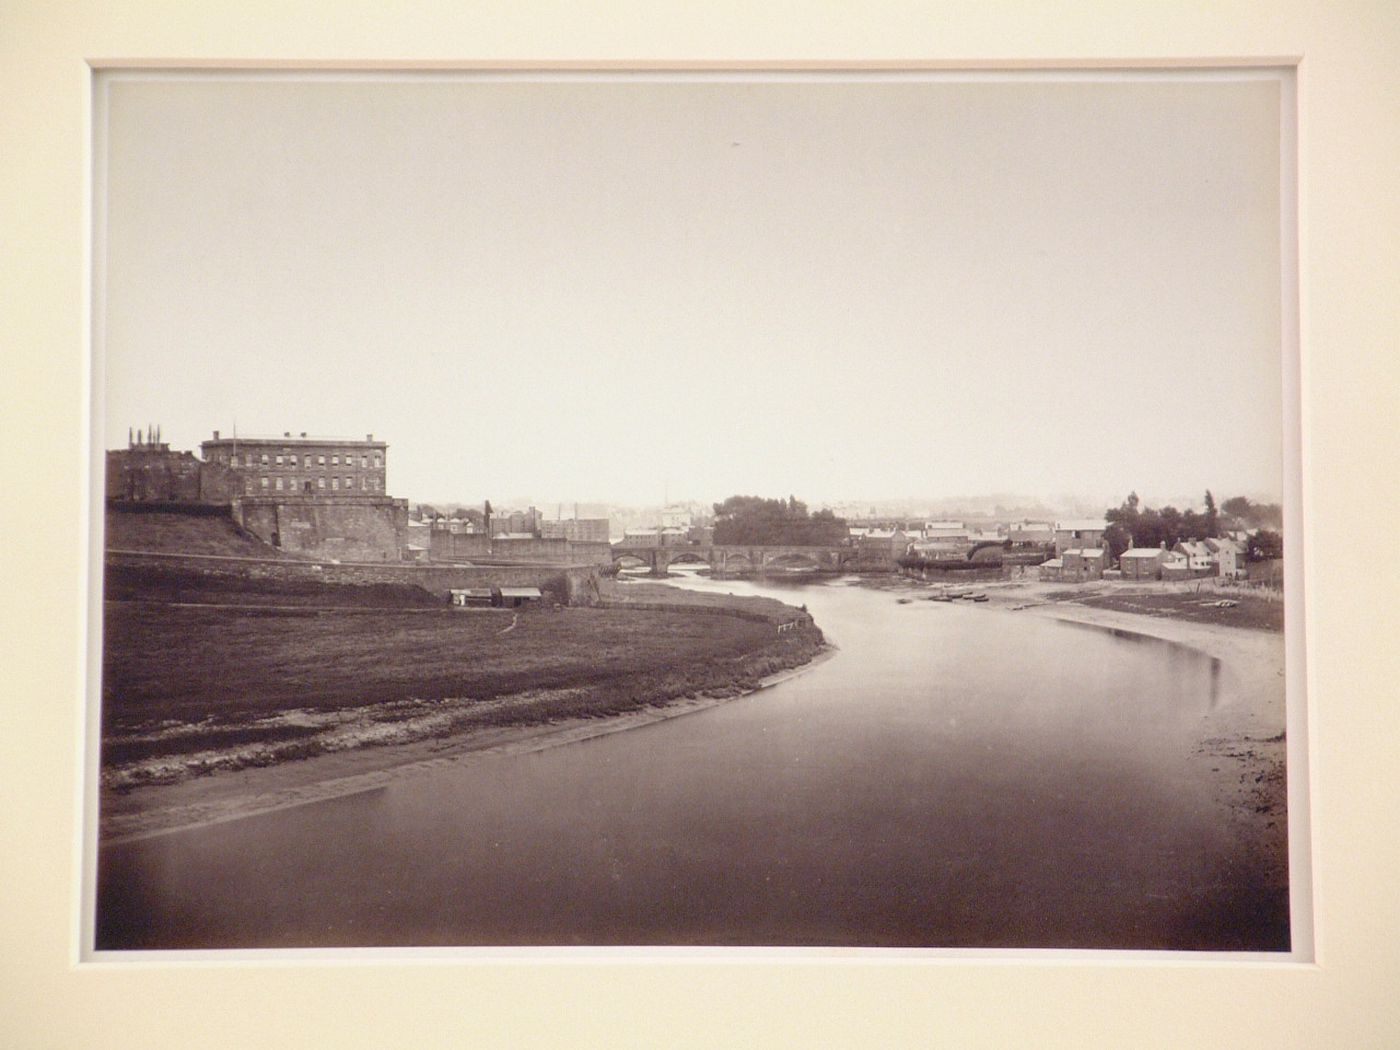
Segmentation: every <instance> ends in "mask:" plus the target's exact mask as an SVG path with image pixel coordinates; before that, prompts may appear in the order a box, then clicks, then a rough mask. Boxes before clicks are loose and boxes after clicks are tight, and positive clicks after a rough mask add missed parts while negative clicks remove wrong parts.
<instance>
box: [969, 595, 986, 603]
mask: <svg viewBox="0 0 1400 1050" xmlns="http://www.w3.org/2000/svg"><path fill="white" fill-rule="evenodd" d="M967 600H968V601H970V602H985V601H986V600H987V596H986V595H985V594H969V595H968V596H967Z"/></svg>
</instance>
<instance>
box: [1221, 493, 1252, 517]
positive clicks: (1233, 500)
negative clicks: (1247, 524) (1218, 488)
mask: <svg viewBox="0 0 1400 1050" xmlns="http://www.w3.org/2000/svg"><path fill="white" fill-rule="evenodd" d="M1220 509H1221V510H1222V511H1223V512H1224V513H1226V514H1228V515H1230V517H1232V518H1239V519H1240V520H1241V521H1248V520H1249V515H1250V504H1249V500H1247V499H1246V498H1245V497H1243V496H1231V497H1230V498H1229V499H1227V500H1226V501H1225V502H1224V503H1222V504H1220Z"/></svg>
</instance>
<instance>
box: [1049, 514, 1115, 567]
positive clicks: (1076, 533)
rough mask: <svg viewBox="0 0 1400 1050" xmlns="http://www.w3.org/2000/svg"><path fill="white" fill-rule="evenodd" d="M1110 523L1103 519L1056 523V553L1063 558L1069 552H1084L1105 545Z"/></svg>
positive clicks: (1082, 519)
mask: <svg viewBox="0 0 1400 1050" xmlns="http://www.w3.org/2000/svg"><path fill="white" fill-rule="evenodd" d="M1107 531H1108V522H1106V521H1104V520H1103V519H1101V518H1079V519H1074V520H1070V521H1057V522H1055V553H1056V555H1058V556H1061V557H1063V556H1064V553H1065V551H1067V550H1076V549H1077V550H1083V549H1084V548H1086V547H1099V546H1102V545H1103V534H1104V533H1105V532H1107Z"/></svg>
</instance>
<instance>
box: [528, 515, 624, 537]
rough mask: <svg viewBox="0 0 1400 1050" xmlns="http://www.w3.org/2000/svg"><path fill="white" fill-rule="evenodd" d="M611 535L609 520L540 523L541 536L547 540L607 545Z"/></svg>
mask: <svg viewBox="0 0 1400 1050" xmlns="http://www.w3.org/2000/svg"><path fill="white" fill-rule="evenodd" d="M609 533H610V529H609V526H608V519H607V518H563V519H561V520H558V521H542V522H540V536H541V537H542V538H544V539H547V540H554V539H559V540H574V541H582V542H585V543H607V542H608V538H609Z"/></svg>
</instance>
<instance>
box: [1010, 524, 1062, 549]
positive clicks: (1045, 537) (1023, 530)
mask: <svg viewBox="0 0 1400 1050" xmlns="http://www.w3.org/2000/svg"><path fill="white" fill-rule="evenodd" d="M1008 532H1009V536H1010V539H1011V543H1012V544H1013V545H1014V546H1025V545H1028V544H1040V545H1048V544H1051V543H1054V542H1055V527H1054V526H1053V525H1051V524H1050V523H1049V522H1048V521H1015V522H1012V523H1011V527H1010V529H1009V530H1008Z"/></svg>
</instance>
